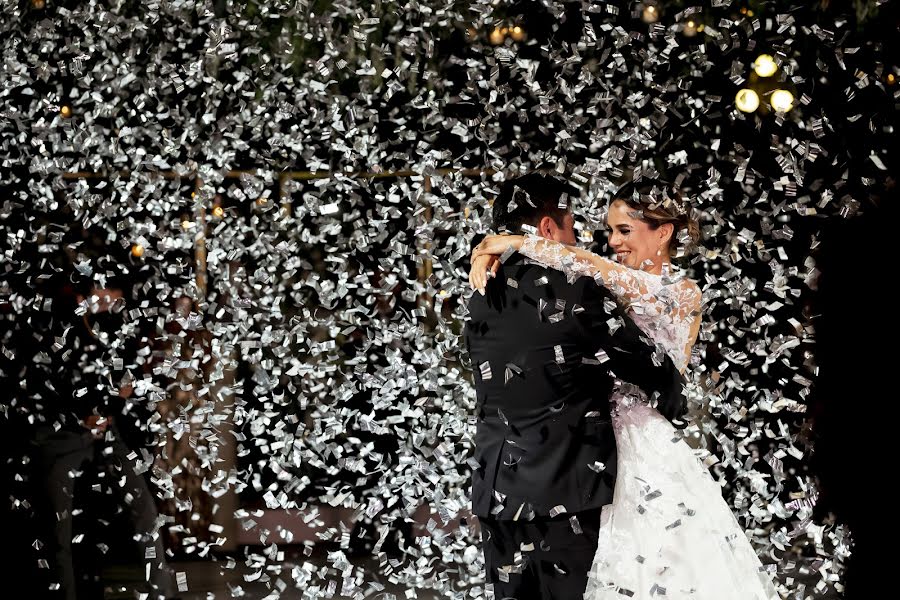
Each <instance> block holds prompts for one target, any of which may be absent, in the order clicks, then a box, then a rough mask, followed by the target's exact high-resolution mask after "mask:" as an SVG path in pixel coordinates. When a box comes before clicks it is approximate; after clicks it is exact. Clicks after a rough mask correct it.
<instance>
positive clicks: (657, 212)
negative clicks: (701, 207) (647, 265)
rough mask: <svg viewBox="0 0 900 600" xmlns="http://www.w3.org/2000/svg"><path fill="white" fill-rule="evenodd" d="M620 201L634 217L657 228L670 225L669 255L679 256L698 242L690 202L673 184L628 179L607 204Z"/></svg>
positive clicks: (687, 252)
mask: <svg viewBox="0 0 900 600" xmlns="http://www.w3.org/2000/svg"><path fill="white" fill-rule="evenodd" d="M616 201H621V202H624V203H625V204H627V205H628V206H629V207H630V208H632V209H634V211H635V213H637V214H636V218H638V219H640V220H641V221H643V222H644V223H647V225H649V226H650V229H659V228H660V227H661V226H662V225H665V224H666V223H671V224H672V227H673V231H672V239H671V240H669V245H668V248H667V250H668V252H669V257H670V258H681V257H684V256H686V255H687V254H689V253H690V252H692V251H693V250H694V249H696V247H697V245H698V244H699V243H700V236H701V234H700V223H699V222H698V221H697V219H695V218H694V217H693V214H692V212H693V211H692V209H691V206H690V202H688V201H687V200H684V199H683V198H682V196H681V194H680V193H679V192H678V191H677V190H675V189H673V188H672V186H671V185H670V184H668V183H665V182H663V181H659V180H657V179H650V180H646V179H645V180H641V181H637V182H629V183H626V184H625V185H623V186H622V187H620V188H619V189H618V190H617V191H616V193H615V195H614V196H613V197H612V200H611V201H610V204H612V203H614V202H616Z"/></svg>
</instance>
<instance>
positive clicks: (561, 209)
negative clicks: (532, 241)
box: [493, 173, 578, 244]
mask: <svg viewBox="0 0 900 600" xmlns="http://www.w3.org/2000/svg"><path fill="white" fill-rule="evenodd" d="M577 195H578V190H577V189H576V188H575V187H574V186H572V185H570V184H569V183H567V182H566V181H564V180H562V179H557V178H556V177H552V176H550V175H542V174H540V173H529V174H528V175H523V176H522V177H517V178H515V179H508V180H507V181H505V182H503V185H501V186H500V195H499V196H498V197H497V199H496V200H494V207H493V218H494V229H495V230H496V231H498V232H502V231H508V232H509V233H533V234H535V235H538V236H540V237H543V238H546V239H548V240H555V241H557V242H562V243H564V244H575V243H576V242H577V240H576V238H575V218H574V217H573V216H572V210H571V209H570V208H569V207H570V205H571V201H572V199H573V198H575V196H577ZM525 226H527V227H525ZM532 228H533V229H532Z"/></svg>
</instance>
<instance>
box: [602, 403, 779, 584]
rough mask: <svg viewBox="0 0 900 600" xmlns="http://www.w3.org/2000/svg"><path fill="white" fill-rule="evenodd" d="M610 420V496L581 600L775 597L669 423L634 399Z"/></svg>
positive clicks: (718, 492)
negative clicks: (613, 470)
mask: <svg viewBox="0 0 900 600" xmlns="http://www.w3.org/2000/svg"><path fill="white" fill-rule="evenodd" d="M613 422H614V426H615V434H616V444H617V446H618V453H619V459H618V475H617V479H616V489H615V496H614V500H613V502H612V504H610V505H608V506H605V507H603V514H602V521H601V526H600V538H599V546H598V548H597V554H596V556H595V557H594V562H593V565H592V566H591V571H590V573H589V576H588V585H587V590H586V592H585V596H584V598H585V600H629V599H630V600H641V599H647V600H650V599H652V600H660V599H666V600H682V599H684V600H687V599H692V600H731V599H734V600H738V599H740V600H763V599H765V600H777V599H778V593H777V592H776V590H775V586H774V585H773V583H772V581H771V579H770V577H769V574H768V573H767V572H765V571H764V570H763V567H762V563H761V562H760V560H759V558H758V557H757V555H756V553H755V552H754V550H753V547H752V546H751V544H750V541H749V540H748V539H747V536H746V534H745V533H744V530H743V529H742V528H741V526H740V524H739V523H738V522H737V520H736V519H735V517H734V514H733V513H732V512H731V509H730V508H729V507H728V505H727V504H726V503H725V501H724V499H723V498H722V493H721V490H720V489H719V486H718V485H717V484H716V482H715V480H714V479H713V478H712V476H711V475H710V474H709V472H708V471H707V469H706V468H705V467H704V466H703V464H701V462H700V461H699V460H698V458H697V457H696V456H695V454H694V451H693V450H692V449H691V447H690V446H688V445H687V443H685V441H684V440H683V439H682V438H681V436H680V434H679V433H678V431H677V430H676V429H675V428H674V427H673V426H672V425H671V423H669V422H668V421H666V420H665V418H663V417H662V416H661V415H660V414H659V413H658V412H657V411H656V410H654V409H653V408H651V407H649V406H647V405H646V404H642V403H636V404H633V405H631V406H629V407H627V408H620V410H619V412H618V414H617V415H616V416H615V417H614V421H613Z"/></svg>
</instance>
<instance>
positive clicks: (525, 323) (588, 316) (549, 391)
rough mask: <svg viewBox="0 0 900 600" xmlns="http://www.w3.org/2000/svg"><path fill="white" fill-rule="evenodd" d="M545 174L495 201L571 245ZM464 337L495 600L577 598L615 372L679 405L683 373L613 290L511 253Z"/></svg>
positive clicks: (592, 527) (608, 438)
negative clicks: (473, 395)
mask: <svg viewBox="0 0 900 600" xmlns="http://www.w3.org/2000/svg"><path fill="white" fill-rule="evenodd" d="M576 194H577V190H576V189H574V188H573V187H571V186H569V185H568V184H566V183H564V182H562V181H560V180H558V179H556V178H553V177H550V176H546V175H540V174H531V175H526V176H524V177H520V178H518V179H514V180H511V181H507V182H506V183H505V184H504V186H503V187H502V188H501V192H500V196H499V197H498V198H497V199H496V201H495V202H494V207H493V217H494V226H495V227H496V229H497V230H498V231H503V230H504V229H505V230H508V231H510V232H515V233H520V232H524V231H528V232H531V233H534V234H536V235H539V236H541V237H544V238H547V239H552V240H555V241H559V242H563V243H567V244H574V243H575V242H576V239H575V231H574V219H573V216H572V213H571V212H570V211H569V209H568V208H562V207H564V206H567V203H566V201H565V199H564V198H563V195H567V197H568V198H572V197H574V196H575V195H576ZM469 313H470V320H469V322H468V324H467V326H466V341H467V344H468V348H469V355H470V358H471V361H472V370H473V372H474V378H475V389H476V394H477V402H478V408H477V419H478V425H477V432H476V434H475V456H474V460H475V461H476V462H477V463H478V464H477V467H475V466H474V465H473V467H475V468H473V474H472V478H473V482H472V505H473V512H474V514H475V515H476V516H478V518H479V521H480V523H481V528H482V542H483V550H484V558H485V568H486V571H487V581H488V583H490V584H493V591H494V598H496V599H497V600H501V599H503V598H515V599H516V600H528V599H531V598H535V599H537V598H543V599H550V598H554V599H576V598H578V599H580V598H581V597H582V594H583V593H584V590H585V586H586V584H587V574H588V570H589V568H590V566H591V563H592V561H593V558H594V553H595V551H596V549H597V534H598V528H599V525H600V508H601V507H602V506H603V505H605V504H608V503H609V502H610V501H611V500H612V495H613V489H614V486H615V479H616V441H615V437H614V436H613V430H612V423H611V418H610V404H609V396H610V393H611V391H612V388H613V384H614V380H615V379H616V378H618V379H620V380H622V381H627V382H630V383H633V384H635V385H638V386H640V387H641V388H643V389H644V391H645V392H647V394H648V395H650V396H651V397H653V396H655V397H656V399H657V402H658V409H659V410H660V412H661V413H662V414H664V415H665V416H667V417H669V418H674V417H677V416H679V415H680V414H681V413H682V412H683V407H684V398H683V396H682V386H681V383H682V380H681V376H680V375H679V373H678V370H677V369H676V368H675V367H674V365H673V364H672V362H671V361H670V360H669V359H668V358H665V359H664V361H665V362H663V363H662V364H658V363H659V359H658V357H657V358H654V356H653V355H654V349H653V347H652V346H650V345H648V344H647V342H645V341H644V336H643V335H642V334H641V331H640V330H639V329H638V328H637V326H636V325H635V324H634V323H633V322H632V321H631V320H630V319H629V318H628V317H627V316H626V315H625V313H624V312H623V311H622V309H621V308H619V307H618V306H617V305H616V303H615V300H614V298H613V296H612V295H611V294H610V292H609V291H607V290H606V288H604V287H602V286H601V285H599V284H598V283H597V282H596V281H594V280H592V279H589V278H585V277H582V278H579V279H577V280H575V281H574V282H569V281H567V279H566V275H565V274H563V273H562V272H559V271H555V270H553V269H548V268H545V267H543V266H541V265H538V264H534V263H530V262H528V261H527V259H525V258H524V257H523V256H521V255H519V254H513V255H512V256H510V257H508V258H507V259H506V260H505V262H504V264H503V265H502V266H501V268H500V270H499V271H498V273H497V276H496V278H495V279H494V280H493V281H491V282H490V283H489V285H488V286H487V288H486V291H485V295H484V296H482V295H480V294H475V295H474V296H473V297H472V299H471V301H470V303H469Z"/></svg>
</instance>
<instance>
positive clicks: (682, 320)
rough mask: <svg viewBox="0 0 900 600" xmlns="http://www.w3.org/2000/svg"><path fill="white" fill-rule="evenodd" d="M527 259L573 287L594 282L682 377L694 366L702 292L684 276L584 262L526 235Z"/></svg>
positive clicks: (609, 262) (564, 248)
mask: <svg viewBox="0 0 900 600" xmlns="http://www.w3.org/2000/svg"><path fill="white" fill-rule="evenodd" d="M519 252H521V253H522V254H523V255H525V256H526V257H528V258H529V259H531V260H533V261H535V262H538V263H540V264H542V265H545V266H547V267H550V268H553V269H556V270H558V271H562V272H563V273H565V274H566V275H567V277H568V278H569V281H574V280H575V279H577V278H578V277H591V278H594V279H596V280H597V281H598V283H600V284H602V285H603V286H605V287H606V288H607V289H608V290H609V291H611V292H612V293H613V295H615V296H616V298H618V299H619V301H620V302H621V303H622V304H624V305H625V306H627V307H628V313H629V315H630V316H631V318H632V320H633V321H634V323H635V325H637V326H638V327H640V329H641V330H642V331H643V332H644V333H646V334H647V335H648V336H649V337H650V338H651V339H652V340H653V342H654V343H655V344H656V345H657V347H659V348H661V349H662V350H663V351H664V352H665V353H666V354H668V355H669V357H670V358H671V359H672V362H673V363H674V364H675V366H676V367H677V368H678V369H679V370H680V371H683V370H684V369H685V368H686V367H687V364H688V362H689V360H690V348H689V345H688V344H689V342H690V341H691V340H690V337H691V327H692V326H693V325H694V323H695V320H696V318H697V316H698V315H699V314H700V291H699V290H698V288H697V286H696V285H695V284H694V283H693V282H691V281H690V280H689V279H687V278H685V277H684V276H683V275H681V274H680V273H676V272H673V271H670V272H668V273H666V272H664V273H663V274H662V275H655V274H653V273H648V272H646V271H639V270H637V269H630V268H628V267H626V266H624V265H621V264H619V263H617V262H615V261H612V260H609V259H606V258H602V257H599V256H597V257H594V258H595V261H594V262H591V261H587V260H579V259H578V258H577V257H576V256H575V254H574V253H573V252H572V251H571V250H570V249H569V248H568V247H567V246H565V245H564V244H560V243H558V242H554V241H552V240H546V239H544V238H541V237H538V236H533V235H526V236H525V240H524V241H523V243H522V247H521V248H520V249H519Z"/></svg>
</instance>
